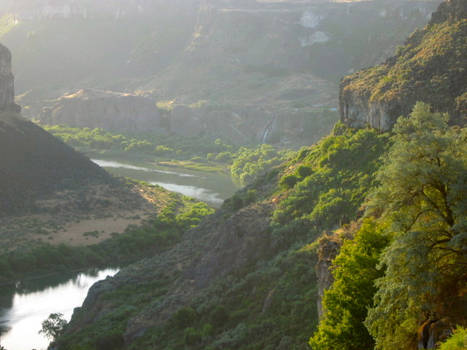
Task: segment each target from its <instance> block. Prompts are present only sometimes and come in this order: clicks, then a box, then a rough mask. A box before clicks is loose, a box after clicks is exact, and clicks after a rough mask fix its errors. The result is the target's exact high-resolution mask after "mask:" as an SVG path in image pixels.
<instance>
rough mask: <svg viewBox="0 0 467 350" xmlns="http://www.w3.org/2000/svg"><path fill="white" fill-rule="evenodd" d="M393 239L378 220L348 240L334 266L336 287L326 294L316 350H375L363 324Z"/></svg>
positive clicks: (313, 340)
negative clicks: (381, 261) (383, 256)
mask: <svg viewBox="0 0 467 350" xmlns="http://www.w3.org/2000/svg"><path fill="white" fill-rule="evenodd" d="M388 243H389V237H388V235H387V234H385V233H384V230H383V229H382V228H381V227H378V226H377V224H376V222H375V221H374V220H368V219H367V220H365V222H364V223H363V224H362V226H361V228H360V229H359V230H358V231H357V233H356V234H355V237H354V238H353V239H350V240H346V241H345V242H344V244H343V246H342V248H341V250H340V253H339V255H338V256H337V257H336V258H335V260H334V261H333V264H332V275H333V277H334V283H333V284H332V286H331V288H330V289H329V290H327V291H326V292H325V294H324V299H323V307H324V310H325V313H324V318H323V319H322V320H321V322H320V324H319V327H318V330H317V332H316V333H315V334H314V336H313V337H312V338H311V339H310V341H309V344H310V346H311V347H312V349H314V350H333V349H342V350H360V349H372V348H373V346H374V340H373V338H372V337H371V336H370V334H369V333H368V331H367V329H366V328H365V326H364V324H363V321H364V320H365V318H366V316H367V310H368V307H370V306H372V304H373V296H374V294H375V292H376V288H375V286H374V281H375V280H376V278H378V277H381V276H382V274H383V272H382V271H381V270H379V269H377V265H378V262H379V259H380V255H381V252H382V251H383V249H384V248H385V247H386V246H387V245H388Z"/></svg>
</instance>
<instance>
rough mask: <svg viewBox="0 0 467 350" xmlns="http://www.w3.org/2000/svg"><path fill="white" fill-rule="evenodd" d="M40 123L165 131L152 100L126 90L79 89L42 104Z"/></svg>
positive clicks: (121, 129)
mask: <svg viewBox="0 0 467 350" xmlns="http://www.w3.org/2000/svg"><path fill="white" fill-rule="evenodd" d="M39 120H40V121H41V122H42V123H44V124H50V125H52V124H60V125H68V126H72V127H89V128H104V129H107V130H111V131H120V132H121V131H124V132H140V133H141V132H148V131H151V132H156V133H157V132H161V133H163V132H167V130H165V129H164V121H163V120H164V118H163V117H162V115H161V113H160V111H159V109H158V108H157V107H156V103H155V101H154V100H152V99H150V98H146V97H142V96H137V95H134V94H128V93H117V92H110V91H101V90H95V89H85V90H84V89H81V90H79V91H77V92H75V93H73V94H67V95H65V96H62V97H61V98H59V99H57V100H55V101H53V102H52V103H51V104H50V105H49V106H47V107H44V108H43V109H42V111H41V113H40V116H39Z"/></svg>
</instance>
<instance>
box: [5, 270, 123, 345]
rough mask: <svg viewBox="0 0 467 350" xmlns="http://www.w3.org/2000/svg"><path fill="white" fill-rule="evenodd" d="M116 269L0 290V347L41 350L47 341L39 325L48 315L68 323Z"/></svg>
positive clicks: (66, 276)
mask: <svg viewBox="0 0 467 350" xmlns="http://www.w3.org/2000/svg"><path fill="white" fill-rule="evenodd" d="M117 272H118V270H117V269H105V270H100V271H93V272H87V273H78V274H76V273H75V274H71V273H68V274H57V275H52V276H48V277H43V278H40V279H37V280H31V281H26V282H23V285H18V286H11V287H8V286H2V287H1V289H0V345H2V346H3V347H5V349H7V350H32V349H36V350H42V349H46V348H47V346H48V344H49V340H48V339H47V338H46V337H44V336H43V335H42V334H39V330H40V329H41V323H42V321H44V320H45V319H47V318H48V317H49V315H50V314H51V313H62V314H63V315H64V317H65V318H66V320H67V321H68V320H70V318H71V315H72V313H73V309H74V308H75V307H78V306H81V304H82V303H83V301H84V299H85V297H86V295H87V293H88V290H89V288H90V287H91V286H92V285H93V284H94V283H95V282H97V281H99V280H102V279H105V278H106V277H107V276H113V275H115V274H116V273H117Z"/></svg>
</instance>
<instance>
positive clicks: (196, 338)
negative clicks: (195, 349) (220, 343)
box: [184, 327, 201, 345]
mask: <svg viewBox="0 0 467 350" xmlns="http://www.w3.org/2000/svg"><path fill="white" fill-rule="evenodd" d="M184 333H185V334H184V340H185V344H186V345H195V344H197V343H199V342H200V341H201V334H200V333H199V332H198V331H197V330H196V329H194V328H193V327H189V328H187V329H185V332H184Z"/></svg>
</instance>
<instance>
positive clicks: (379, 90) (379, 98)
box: [341, 1, 467, 123]
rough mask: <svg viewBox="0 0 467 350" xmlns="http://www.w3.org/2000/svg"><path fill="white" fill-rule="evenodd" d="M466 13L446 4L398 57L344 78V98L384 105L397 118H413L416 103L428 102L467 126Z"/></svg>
mask: <svg viewBox="0 0 467 350" xmlns="http://www.w3.org/2000/svg"><path fill="white" fill-rule="evenodd" d="M466 14H467V9H466V5H465V2H463V1H453V2H451V3H450V4H447V3H443V4H442V5H441V6H440V8H439V10H438V11H437V13H436V14H435V15H434V17H433V19H432V20H431V22H430V23H429V25H427V26H426V27H425V28H424V29H422V30H417V31H415V32H414V33H413V34H412V35H411V36H410V37H409V39H408V40H407V42H406V43H405V45H404V46H401V47H400V48H399V49H398V51H397V53H396V55H395V56H393V57H391V58H390V59H388V60H387V61H386V62H385V63H383V64H381V65H379V66H376V67H372V68H369V69H367V70H363V71H361V72H358V73H356V74H354V75H350V76H348V77H346V78H344V80H343V81H342V85H341V86H342V94H343V95H344V96H346V95H349V94H352V95H353V96H360V97H364V98H366V99H368V100H369V101H370V102H371V103H384V104H386V105H388V106H390V113H391V114H393V116H394V117H396V118H397V117H398V116H400V115H408V114H409V113H410V111H411V110H412V107H413V106H414V105H415V103H416V102H417V101H423V102H426V103H429V104H430V105H431V106H432V107H433V109H434V110H436V111H446V112H449V113H450V114H451V115H452V116H454V117H457V118H459V121H460V122H462V123H464V122H465V120H462V119H461V118H465V99H466V98H465V95H466V92H467V85H466V82H467V61H466V60H465V57H466V55H467V17H466ZM462 105H463V106H464V107H463V108H464V110H462Z"/></svg>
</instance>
